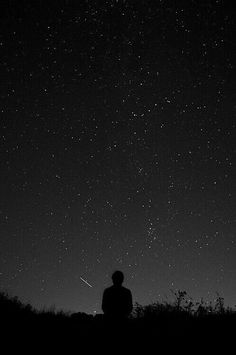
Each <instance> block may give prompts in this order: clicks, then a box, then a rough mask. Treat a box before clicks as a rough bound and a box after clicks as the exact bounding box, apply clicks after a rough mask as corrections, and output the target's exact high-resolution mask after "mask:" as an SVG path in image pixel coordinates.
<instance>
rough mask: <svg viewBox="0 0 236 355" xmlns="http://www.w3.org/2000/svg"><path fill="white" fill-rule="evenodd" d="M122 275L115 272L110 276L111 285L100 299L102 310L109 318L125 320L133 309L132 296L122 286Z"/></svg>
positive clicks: (119, 272)
mask: <svg viewBox="0 0 236 355" xmlns="http://www.w3.org/2000/svg"><path fill="white" fill-rule="evenodd" d="M123 279H124V275H123V273H122V272H121V271H116V272H114V274H113V275H112V280H113V285H112V286H111V287H108V288H106V289H105V291H104V293H103V299H102V310H103V312H104V314H105V316H107V317H109V318H114V319H115V318H116V319H117V318H119V319H122V318H127V317H128V316H129V314H130V313H131V311H132V309H133V304H132V294H131V292H130V290H129V289H127V288H126V287H123V286H122V282H123Z"/></svg>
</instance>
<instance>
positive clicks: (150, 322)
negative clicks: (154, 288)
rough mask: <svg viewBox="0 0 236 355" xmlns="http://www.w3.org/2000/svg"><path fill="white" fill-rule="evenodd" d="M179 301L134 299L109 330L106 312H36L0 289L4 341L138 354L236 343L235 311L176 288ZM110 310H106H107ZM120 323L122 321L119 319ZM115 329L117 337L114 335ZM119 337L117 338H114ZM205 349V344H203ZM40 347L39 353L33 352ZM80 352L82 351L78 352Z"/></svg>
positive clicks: (24, 345) (217, 347) (14, 345)
mask: <svg viewBox="0 0 236 355" xmlns="http://www.w3.org/2000/svg"><path fill="white" fill-rule="evenodd" d="M173 295H174V301H172V302H168V301H165V302H155V303H152V304H150V305H145V306H143V305H140V304H139V303H137V302H136V303H135V304H134V307H133V310H132V312H131V313H130V314H129V316H127V319H128V323H126V326H125V327H123V326H121V327H120V328H119V327H116V328H112V327H111V329H110V331H107V323H106V321H105V318H106V317H105V315H103V314H97V315H91V314H90V315H89V314H86V313H84V312H78V313H72V312H64V311H62V310H56V309H55V308H51V309H43V310H40V311H39V310H36V309H34V308H33V307H32V306H31V305H30V304H24V303H22V302H21V301H20V300H19V298H17V297H11V296H9V295H8V294H7V293H6V292H1V293H0V325H1V329H2V331H1V344H2V347H3V346H4V342H5V345H7V349H8V350H9V351H11V350H14V351H16V350H17V351H19V349H21V348H22V349H23V350H24V351H27V349H28V351H29V352H31V353H32V352H35V351H36V350H37V352H45V349H47V351H53V352H56V351H67V352H68V351H74V350H75V349H77V350H80V351H86V352H88V351H98V350H99V351H100V350H101V351H103V353H106V352H107V353H111V349H113V350H114V351H113V350H112V352H113V353H114V352H115V350H117V351H118V350H119V351H120V348H122V349H123V350H124V348H126V350H128V349H130V351H132V352H133V353H139V352H141V351H143V350H146V351H147V350H148V348H150V349H151V348H152V349H153V348H155V349H158V350H159V351H161V350H165V352H167V353H168V351H169V352H173V351H175V352H176V351H177V350H180V349H181V351H182V353H184V352H185V351H186V353H189V351H191V353H193V352H194V351H196V352H197V351H202V349H204V350H209V351H211V353H212V352H213V351H219V350H222V351H224V353H225V352H226V348H227V346H228V347H230V343H231V342H232V344H233V342H234V333H235V325H236V311H235V309H234V308H229V307H225V305H224V299H223V298H222V297H221V296H220V295H217V297H216V299H215V301H214V302H210V303H207V302H205V301H204V300H203V299H201V300H200V302H194V301H193V300H192V299H191V297H189V296H188V294H187V293H186V292H185V291H180V290H179V291H175V292H173ZM104 309H105V308H104ZM118 323H119V322H118ZM112 332H113V335H112ZM114 341H115V342H114ZM203 347H204V348H203ZM34 350H35V351H34ZM78 352H79V351H78Z"/></svg>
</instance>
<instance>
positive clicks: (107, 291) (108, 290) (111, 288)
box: [104, 286, 113, 293]
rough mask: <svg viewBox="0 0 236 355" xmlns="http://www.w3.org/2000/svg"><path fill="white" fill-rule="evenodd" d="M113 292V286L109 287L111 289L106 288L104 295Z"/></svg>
mask: <svg viewBox="0 0 236 355" xmlns="http://www.w3.org/2000/svg"><path fill="white" fill-rule="evenodd" d="M112 290H113V286H109V287H107V288H105V290H104V293H109V292H110V291H112Z"/></svg>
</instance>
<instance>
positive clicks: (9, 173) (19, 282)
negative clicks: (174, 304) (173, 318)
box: [0, 0, 236, 313]
mask: <svg viewBox="0 0 236 355" xmlns="http://www.w3.org/2000/svg"><path fill="white" fill-rule="evenodd" d="M0 6H1V9H0V17H1V20H0V27H1V29H0V78H1V80H0V112H1V120H0V125H1V130H0V157H1V159H0V171H1V177H0V179H1V190H0V196H1V198H0V288H1V289H4V290H7V291H8V292H9V293H11V294H12V295H17V296H19V297H20V298H22V299H23V300H25V301H29V302H31V304H32V305H34V306H35V307H39V308H40V307H42V306H44V305H45V306H46V307H48V306H50V305H52V304H54V305H55V306H56V307H57V308H63V309H65V310H73V311H82V312H87V313H93V312H101V296H102V292H103V290H104V288H105V287H107V286H108V285H109V284H110V277H111V274H112V272H113V271H114V270H116V269H119V270H122V271H123V272H124V274H125V285H126V286H127V287H129V288H130V289H131V291H132V293H133V300H134V302H139V303H141V304H149V303H150V302H153V301H156V300H159V301H161V300H162V299H165V298H166V297H169V295H170V294H171V291H170V290H176V289H181V290H186V291H187V292H188V293H189V294H190V296H192V297H193V299H194V300H199V299H200V297H203V298H204V299H206V300H208V299H211V300H214V298H215V297H216V292H219V293H220V295H221V296H222V297H224V298H225V302H226V304H227V305H231V306H232V305H234V304H236V282H235V274H236V258H235V256H236V234H235V233H236V213H235V206H236V197H235V190H236V171H235V163H236V159H235V153H236V145H235V138H236V135H235V125H236V120H235V114H236V104H235V102H236V92H235V79H236V68H235V65H236V47H235V34H236V31H235V10H234V9H233V5H232V3H231V4H230V2H229V1H223V0H199V1H197V0H185V1H181V0H178V1H174V0H172V1H169V0H155V1H149V0H145V1H144V0H139V1H133V0H107V1H98V0H94V1H93V0H91V1H85V0H81V1H75V0H74V1H73V0H67V1H50V0H49V1H43V0H41V1H39V0H38V1H25V0H23V1H10V0H9V1H7V0H6V1H1V5H0ZM86 282H87V283H86Z"/></svg>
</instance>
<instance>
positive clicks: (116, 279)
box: [112, 270, 124, 286]
mask: <svg viewBox="0 0 236 355" xmlns="http://www.w3.org/2000/svg"><path fill="white" fill-rule="evenodd" d="M112 281H113V284H114V285H115V286H121V285H122V283H123V281H124V274H123V272H122V271H118V270H117V271H115V272H114V273H113V274H112Z"/></svg>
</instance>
